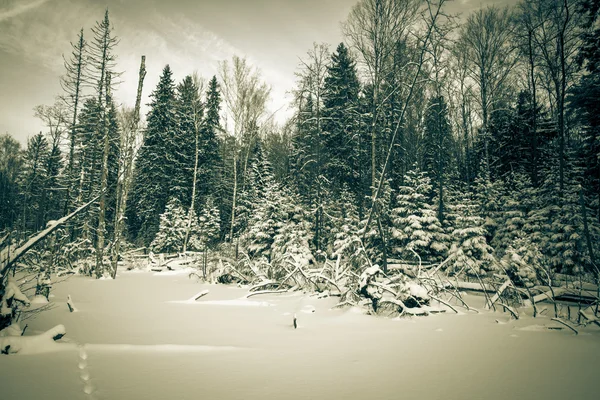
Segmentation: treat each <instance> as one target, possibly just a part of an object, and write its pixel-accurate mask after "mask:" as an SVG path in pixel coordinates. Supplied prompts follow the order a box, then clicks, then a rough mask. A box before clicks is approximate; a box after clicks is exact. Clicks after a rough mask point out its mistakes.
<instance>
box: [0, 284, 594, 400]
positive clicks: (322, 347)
mask: <svg viewBox="0 0 600 400" xmlns="http://www.w3.org/2000/svg"><path fill="white" fill-rule="evenodd" d="M206 289H208V290H209V291H210V292H209V293H208V295H206V296H204V297H202V298H201V299H200V300H198V301H196V302H193V301H188V299H190V298H191V297H193V296H194V295H195V294H197V293H198V292H200V291H202V290H206ZM52 293H53V295H54V297H52V298H51V300H52V301H53V302H55V307H54V308H53V309H51V310H50V311H47V312H44V313H42V314H39V315H37V316H36V318H35V319H29V320H27V321H24V322H22V324H21V325H22V326H24V324H25V323H27V324H28V325H29V327H28V328H27V334H28V335H32V334H37V333H41V332H42V331H45V330H47V329H50V328H52V327H53V326H55V325H57V324H61V323H62V324H64V325H65V327H66V330H67V335H66V336H65V337H64V338H63V339H61V340H60V344H57V345H56V346H54V348H53V351H50V352H46V353H42V354H31V355H22V354H21V355H10V356H0V387H1V393H2V400H13V399H44V400H50V399H61V400H62V399H131V400H133V399H146V400H148V399H157V400H158V399H160V400H163V399H248V400H251V399H261V400H264V399H369V400H375V399H386V400H388V399H399V398H402V399H565V398H570V399H598V398H600V389H599V388H600V386H599V385H598V378H599V375H600V328H598V327H594V326H589V327H586V328H583V329H581V330H580V334H579V335H578V336H575V335H574V334H573V333H572V332H570V331H568V330H548V329H547V327H548V326H558V325H557V324H556V323H554V322H552V321H550V320H549V319H548V318H545V317H543V318H536V319H533V318H530V317H523V318H522V319H520V320H519V321H509V316H508V314H503V313H488V312H482V313H480V314H474V313H467V314H462V315H454V314H438V315H432V316H429V317H415V318H412V319H401V320H398V319H388V318H376V317H372V316H366V315H362V314H361V313H360V312H359V311H357V310H330V308H331V306H332V305H334V304H335V303H336V301H337V299H316V298H315V297H309V296H302V295H299V294H285V295H269V296H256V297H251V298H250V299H244V295H245V294H246V290H245V289H243V288H237V287H234V286H223V285H204V284H199V283H197V282H195V280H190V279H188V276H187V274H183V273H180V274H175V273H161V274H154V273H149V272H122V273H121V274H120V275H119V276H118V278H117V279H116V280H94V279H90V278H84V277H72V278H70V279H68V280H67V281H65V282H62V283H60V284H58V285H56V287H55V288H54V290H53V292H52ZM69 294H70V295H71V297H72V299H73V302H74V304H75V307H76V308H77V311H76V312H74V313H69V311H68V308H67V305H66V298H67V295H69ZM470 301H471V303H473V304H476V302H477V301H480V300H479V299H478V298H471V299H470ZM294 313H295V314H296V315H297V317H298V324H299V326H298V329H296V330H295V329H294V328H293V326H292V318H293V314H294Z"/></svg>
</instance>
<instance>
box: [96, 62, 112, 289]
mask: <svg viewBox="0 0 600 400" xmlns="http://www.w3.org/2000/svg"><path fill="white" fill-rule="evenodd" d="M110 101H111V99H110V73H107V74H106V100H105V104H104V105H103V106H102V107H101V109H102V111H103V116H104V119H103V123H102V131H103V135H104V137H103V139H104V150H103V152H102V175H101V178H100V202H99V207H98V208H99V213H98V230H97V232H96V234H97V242H96V278H100V277H102V275H104V239H105V235H106V221H105V215H106V189H107V186H108V153H109V151H110V138H109V132H108V107H109V106H110Z"/></svg>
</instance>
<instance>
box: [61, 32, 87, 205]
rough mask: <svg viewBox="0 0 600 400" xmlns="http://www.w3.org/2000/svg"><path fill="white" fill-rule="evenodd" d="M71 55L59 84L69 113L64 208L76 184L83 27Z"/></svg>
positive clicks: (83, 70) (83, 76) (84, 73)
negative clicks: (66, 182) (76, 148)
mask: <svg viewBox="0 0 600 400" xmlns="http://www.w3.org/2000/svg"><path fill="white" fill-rule="evenodd" d="M71 48H72V52H71V56H70V57H69V59H65V58H64V56H63V59H64V66H65V74H64V75H63V76H62V77H61V79H60V84H61V87H62V89H63V92H64V95H63V96H61V98H62V100H63V102H64V103H65V105H66V106H67V109H68V111H69V113H70V117H71V118H70V120H69V125H70V127H69V156H68V161H67V181H68V185H67V195H66V202H65V209H71V208H73V206H74V204H71V203H73V199H72V198H71V197H72V192H71V188H73V187H74V186H75V184H76V179H77V177H76V174H75V146H76V141H77V129H76V126H77V117H78V112H79V108H80V107H81V103H82V100H83V98H84V96H83V89H84V86H85V85H86V84H88V72H89V71H88V69H87V68H88V60H87V42H86V41H85V39H84V38H83V28H81V31H80V32H79V36H78V38H77V41H76V42H75V43H71Z"/></svg>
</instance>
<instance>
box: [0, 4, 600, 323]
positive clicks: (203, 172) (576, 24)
mask: <svg viewBox="0 0 600 400" xmlns="http://www.w3.org/2000/svg"><path fill="white" fill-rule="evenodd" d="M445 10H446V1H445V0H436V1H433V0H427V1H422V0H360V1H358V2H357V3H356V5H355V6H354V7H353V8H352V10H351V12H350V13H349V15H348V16H347V18H346V20H344V21H342V23H341V25H340V29H341V31H342V33H343V36H344V41H343V42H342V43H339V44H335V43H332V44H329V43H315V44H314V45H313V46H312V47H311V48H309V49H307V52H306V53H305V54H303V55H299V60H300V62H299V65H298V68H297V72H296V85H295V87H293V88H290V90H291V92H292V93H293V97H294V101H293V103H292V104H290V105H289V107H291V109H292V110H293V115H292V117H291V118H290V119H289V120H287V121H286V122H285V123H277V122H275V120H274V118H273V110H271V109H269V108H268V106H267V105H268V103H269V98H270V97H269V96H270V90H271V88H270V87H269V86H268V85H267V84H266V83H265V81H264V79H263V76H262V74H261V71H260V70H259V69H258V68H257V67H255V66H254V65H253V64H252V63H251V62H250V61H249V60H248V59H247V58H245V57H243V56H241V55H240V56H233V57H232V58H231V59H228V60H223V61H221V62H220V63H219V64H218V66H217V70H218V74H217V75H215V76H212V77H202V76H199V75H198V74H195V73H192V71H189V72H188V71H183V73H189V75H188V76H186V77H185V78H184V79H182V80H181V81H179V82H177V81H175V80H174V78H173V71H172V70H171V68H170V66H169V65H168V61H169V60H164V64H165V66H164V69H163V70H162V71H161V72H160V80H159V83H158V85H157V86H156V87H154V88H147V87H145V86H144V78H145V76H146V73H147V72H146V68H145V59H146V57H149V58H150V57H152V54H146V55H141V54H140V55H139V56H140V57H141V63H140V69H139V81H138V91H137V99H136V105H135V107H133V108H127V107H123V106H121V105H119V103H118V102H117V101H116V100H115V99H114V98H113V92H114V91H115V89H116V87H117V86H118V85H119V83H120V79H119V77H120V75H121V72H122V71H120V69H119V60H118V59H117V57H116V50H117V49H118V46H119V36H118V32H119V27H118V26H113V24H112V22H111V19H110V13H109V10H108V9H107V10H106V13H105V15H104V16H103V18H101V19H99V20H98V22H97V23H96V24H95V25H94V26H92V27H91V29H88V28H86V29H81V31H80V32H73V41H72V43H71V53H70V54H68V55H66V56H64V74H63V76H62V78H61V81H60V83H61V87H62V92H61V93H57V94H56V102H55V103H54V104H51V105H38V106H36V107H35V108H34V113H35V117H37V118H39V119H40V120H42V121H43V123H44V124H45V125H46V126H47V130H46V131H45V132H40V133H37V134H32V135H31V136H30V137H29V139H28V141H27V145H26V146H24V147H22V146H21V145H20V143H19V142H18V141H17V140H16V139H14V138H13V137H12V136H11V135H10V133H9V134H4V135H1V136H0V250H1V251H2V257H0V268H1V271H0V272H1V275H0V276H1V277H2V284H1V285H0V289H2V290H0V297H2V306H3V308H2V310H3V311H2V318H3V320H2V323H0V328H2V327H4V326H8V325H10V321H11V320H12V318H14V310H13V311H11V309H13V308H14V307H17V306H16V304H17V303H18V296H17V294H18V293H20V292H19V291H18V290H17V289H16V288H15V287H14V284H11V280H10V279H9V277H10V275H11V273H13V274H14V272H11V271H15V270H17V271H19V270H27V271H34V275H35V279H34V281H33V282H34V283H33V285H34V287H35V292H36V294H40V293H44V290H46V289H47V286H48V282H49V280H50V279H54V278H53V277H54V276H56V274H59V275H61V274H71V273H76V274H82V275H89V276H93V277H95V278H103V277H111V278H116V277H117V271H118V268H119V266H121V265H126V263H124V261H127V260H130V259H131V257H132V254H138V255H140V254H141V255H143V256H144V257H150V258H151V259H159V258H160V260H161V261H158V262H157V263H158V264H161V265H162V266H164V265H163V264H164V257H166V259H168V258H169V257H170V255H175V256H176V257H179V258H181V257H189V259H191V260H192V261H190V262H189V263H190V264H189V265H193V266H195V268H196V269H197V273H196V274H195V275H196V276H197V278H198V279H201V280H210V279H213V280H216V281H218V282H221V283H231V282H237V283H242V284H251V285H252V286H251V289H250V290H251V292H255V293H257V294H258V293H263V292H282V291H290V290H297V289H305V290H310V291H316V292H321V293H323V292H326V293H328V294H329V295H331V296H339V297H340V304H346V305H356V304H367V305H368V307H370V309H371V310H372V311H374V312H377V311H378V309H381V308H385V309H387V310H389V309H390V307H391V308H393V309H394V310H396V312H398V313H400V314H403V313H405V312H408V310H410V309H412V308H417V309H421V308H422V307H421V306H423V305H424V304H425V303H426V302H428V301H429V300H430V299H434V300H436V301H439V302H440V303H443V304H447V305H448V306H449V307H458V306H457V305H456V304H457V303H456V302H457V301H458V304H459V305H460V306H461V307H462V302H461V301H460V300H459V299H460V296H459V295H458V294H456V293H455V292H453V291H451V290H450V289H448V285H447V284H446V283H445V282H449V281H450V279H454V280H460V281H461V282H464V283H470V284H473V285H476V286H477V287H478V288H479V289H482V290H483V292H484V294H485V296H486V298H488V297H489V298H488V305H489V306H490V307H494V303H495V302H496V301H497V302H498V304H501V306H502V307H503V308H504V309H505V310H506V309H509V310H510V312H511V314H513V315H514V316H515V317H517V318H518V311H517V310H516V307H513V306H514V305H515V304H516V303H520V302H522V300H523V299H532V298H534V297H535V296H536V295H539V294H540V293H541V294H544V293H545V292H546V291H547V289H548V288H550V290H553V289H554V288H555V287H557V286H561V285H560V283H561V282H562V281H567V282H576V281H578V282H580V283H581V285H580V286H579V289H580V292H581V290H582V289H581V288H583V287H585V282H587V284H588V285H589V284H594V285H598V280H599V279H600V270H599V269H598V262H597V259H596V257H598V256H599V255H600V137H599V135H600V119H599V116H600V100H599V94H600V74H598V69H599V68H600V64H599V62H600V25H599V24H600V18H599V15H600V1H598V0H529V1H525V0H522V1H521V2H520V3H518V4H517V5H514V6H511V7H504V8H502V7H499V6H488V7H485V8H481V9H479V10H476V11H474V12H473V13H471V14H469V15H463V16H458V15H450V14H448V13H446V11H445ZM307 35H310V32H307ZM59 56H60V55H57V57H59ZM152 73H155V72H152ZM146 91H151V95H150V104H149V111H148V113H147V114H146V115H140V114H141V113H140V107H141V102H142V94H143V93H145V92H146ZM66 216H68V218H65V217H66ZM40 232H42V233H43V234H42V235H41V237H40V241H39V243H37V239H36V240H35V241H36V243H37V244H35V246H28V245H27V243H30V242H31V240H33V239H32V238H34V239H35V238H36V236H35V235H38V236H39V235H40ZM44 232H45V233H44ZM42 239H43V240H42ZM28 241H29V242H28ZM23 246H25V247H27V248H26V249H23ZM15 254H16V255H17V257H15ZM17 258H18V259H17ZM123 268H125V267H123ZM434 277H437V278H434ZM117 279H118V278H117ZM505 281H507V282H508V283H507V285H508V286H509V287H510V289H509V290H506V292H505V288H506V286H504V287H500V285H501V284H502V283H504V282H505ZM35 282H37V284H36V283H35ZM582 282H583V283H582ZM488 285H489V286H488ZM596 287H597V286H596ZM488 288H492V289H489V290H488ZM544 288H546V289H544ZM11 290H12V291H11ZM536 290H537V291H536ZM509 292H510V294H509ZM9 293H12V297H10V298H9ZM493 294H496V295H497V296H499V297H500V300H498V298H497V297H496V296H494V298H492V295H493ZM557 295H558V294H557ZM448 296H451V298H449V297H448ZM553 296H554V294H553ZM587 296H588V297H586V298H587V299H588V300H589V298H591V299H592V300H591V301H592V302H593V304H595V305H596V307H595V310H594V312H593V313H592V314H596V315H597V312H598V306H597V304H598V293H594V292H592V293H591V294H588V295H587ZM590 296H591V297H590ZM517 297H518V300H515V298H517ZM451 300H452V301H451ZM451 303H452V304H454V305H451ZM534 304H535V301H534ZM588 305H589V303H588ZM465 306H466V307H467V308H468V305H466V304H465ZM534 306H535V305H534ZM592 308H594V307H592ZM554 309H555V314H556V315H555V317H557V318H558V317H562V318H564V320H565V321H567V322H565V321H563V322H565V324H570V323H575V321H578V319H580V318H581V317H580V316H571V315H570V313H569V315H568V316H567V315H560V312H559V311H557V306H556V304H555V306H554ZM580 310H581V304H580ZM11 313H12V314H11ZM586 315H587V316H588V317H589V318H593V316H590V313H588V314H586ZM569 320H571V322H568V321H569Z"/></svg>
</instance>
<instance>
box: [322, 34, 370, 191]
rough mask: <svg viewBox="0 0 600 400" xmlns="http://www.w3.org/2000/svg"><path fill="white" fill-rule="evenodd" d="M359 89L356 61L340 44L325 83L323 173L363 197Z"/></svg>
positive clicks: (339, 186) (337, 185)
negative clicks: (324, 161) (324, 159)
mask: <svg viewBox="0 0 600 400" xmlns="http://www.w3.org/2000/svg"><path fill="white" fill-rule="evenodd" d="M359 91H360V82H359V80H358V76H357V70H356V62H355V61H354V60H353V58H352V57H351V56H350V53H349V51H348V48H347V47H346V46H345V45H344V44H343V43H340V44H339V45H338V47H337V49H336V51H335V52H334V53H333V54H332V55H331V62H330V63H329V65H327V75H326V77H325V81H324V84H323V95H322V96H323V111H322V114H323V124H322V125H323V131H324V136H325V137H324V142H325V143H324V151H325V158H326V159H327V160H328V161H327V163H326V164H325V166H324V168H325V171H324V174H325V176H326V178H327V179H328V180H329V181H330V182H331V183H332V185H333V187H334V188H336V189H337V190H340V189H341V188H342V187H343V186H344V185H348V187H349V188H351V190H352V192H353V193H354V195H355V196H356V197H357V198H359V199H361V198H362V197H363V195H364V194H365V193H364V192H363V191H364V188H361V178H360V175H361V173H362V169H361V168H360V167H361V166H360V159H359V155H360V151H361V149H360V147H359V146H360V144H361V138H360V137H359V136H361V135H362V133H361V131H360V129H359V98H358V95H359Z"/></svg>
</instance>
